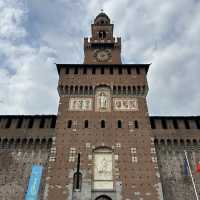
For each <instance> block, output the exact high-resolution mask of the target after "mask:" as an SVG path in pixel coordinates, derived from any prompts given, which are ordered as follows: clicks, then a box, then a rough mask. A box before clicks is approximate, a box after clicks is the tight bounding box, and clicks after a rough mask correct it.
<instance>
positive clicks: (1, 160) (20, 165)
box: [0, 148, 49, 200]
mask: <svg viewBox="0 0 200 200" xmlns="http://www.w3.org/2000/svg"><path fill="white" fill-rule="evenodd" d="M48 152H49V151H48V149H47V148H45V149H21V148H19V149H0V199H1V200H16V199H17V200H24V196H25V193H26V191H27V188H28V181H29V177H30V175H31V169H32V165H33V164H40V165H42V166H44V167H45V168H46V166H47V160H48ZM43 178H44V176H43Z"/></svg>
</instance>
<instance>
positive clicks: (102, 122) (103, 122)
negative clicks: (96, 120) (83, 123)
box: [101, 120, 106, 128]
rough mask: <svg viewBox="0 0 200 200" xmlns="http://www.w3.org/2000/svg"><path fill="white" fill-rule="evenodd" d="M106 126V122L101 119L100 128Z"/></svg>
mask: <svg viewBox="0 0 200 200" xmlns="http://www.w3.org/2000/svg"><path fill="white" fill-rule="evenodd" d="M105 127H106V122H105V120H101V128H105Z"/></svg>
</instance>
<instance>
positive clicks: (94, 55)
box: [84, 12, 121, 64]
mask: <svg viewBox="0 0 200 200" xmlns="http://www.w3.org/2000/svg"><path fill="white" fill-rule="evenodd" d="M113 29H114V24H111V23H110V18H109V17H108V16H107V15H106V14H105V13H104V12H101V13H100V14H99V15H97V17H96V18H95V20H94V23H93V24H92V25H91V32H92V37H90V38H84V54H85V58H84V64H121V38H115V37H113Z"/></svg>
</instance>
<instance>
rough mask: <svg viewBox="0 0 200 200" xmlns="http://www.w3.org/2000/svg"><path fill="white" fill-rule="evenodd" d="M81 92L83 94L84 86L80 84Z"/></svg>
mask: <svg viewBox="0 0 200 200" xmlns="http://www.w3.org/2000/svg"><path fill="white" fill-rule="evenodd" d="M79 93H80V94H83V86H80V91H79Z"/></svg>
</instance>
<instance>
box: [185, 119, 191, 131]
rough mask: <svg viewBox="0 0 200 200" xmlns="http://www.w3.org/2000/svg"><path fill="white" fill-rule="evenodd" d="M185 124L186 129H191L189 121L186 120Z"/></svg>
mask: <svg viewBox="0 0 200 200" xmlns="http://www.w3.org/2000/svg"><path fill="white" fill-rule="evenodd" d="M184 124H185V128H186V129H190V124H189V122H188V120H186V119H185V120H184Z"/></svg>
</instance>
